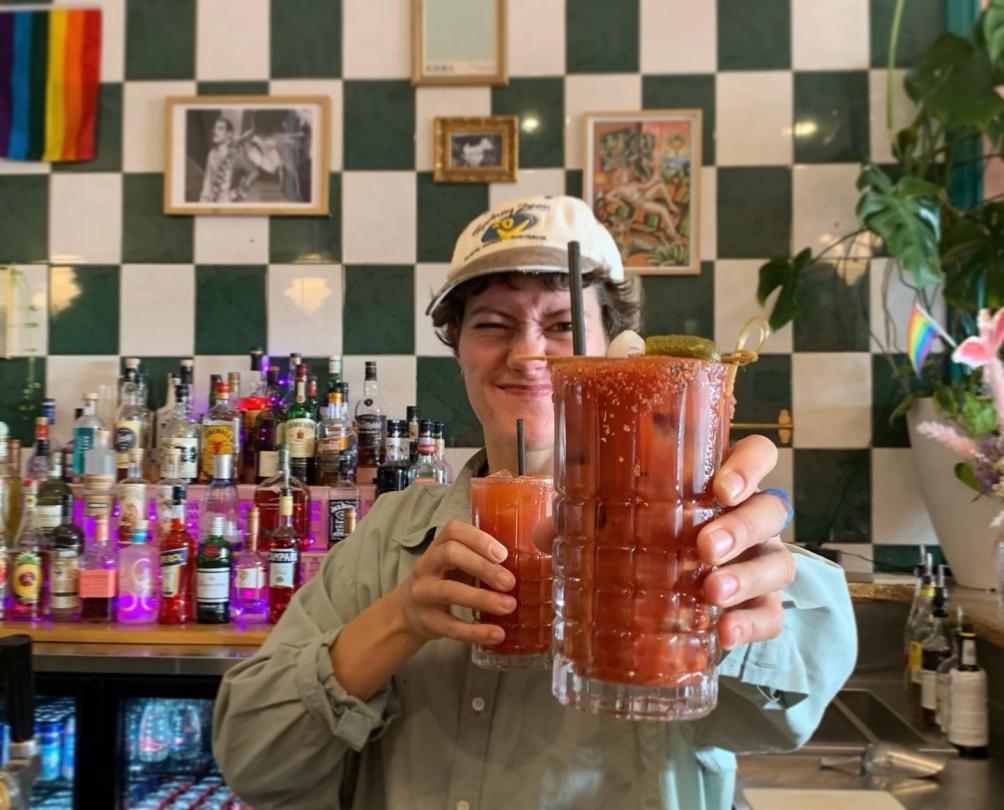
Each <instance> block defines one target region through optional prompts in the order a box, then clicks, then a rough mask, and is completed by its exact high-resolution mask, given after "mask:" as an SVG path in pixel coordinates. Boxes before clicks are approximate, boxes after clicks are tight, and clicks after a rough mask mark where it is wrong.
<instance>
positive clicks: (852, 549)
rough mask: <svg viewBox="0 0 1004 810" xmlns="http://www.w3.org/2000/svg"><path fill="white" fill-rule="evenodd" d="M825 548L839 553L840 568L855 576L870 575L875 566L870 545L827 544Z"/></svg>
mask: <svg viewBox="0 0 1004 810" xmlns="http://www.w3.org/2000/svg"><path fill="white" fill-rule="evenodd" d="M826 548H829V549H833V550H834V551H839V552H840V567H841V568H843V569H844V570H845V571H851V572H854V573H855V574H870V573H872V571H873V570H874V568H875V566H874V565H873V564H872V560H873V559H874V558H873V556H872V554H873V553H874V552H873V551H872V544H871V543H827V544H826Z"/></svg>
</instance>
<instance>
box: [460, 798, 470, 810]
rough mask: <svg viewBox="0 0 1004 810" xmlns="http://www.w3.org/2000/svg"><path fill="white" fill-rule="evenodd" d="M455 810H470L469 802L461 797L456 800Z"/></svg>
mask: <svg viewBox="0 0 1004 810" xmlns="http://www.w3.org/2000/svg"><path fill="white" fill-rule="evenodd" d="M457 810H471V805H470V802H465V801H464V800H463V799H461V800H460V801H459V802H457Z"/></svg>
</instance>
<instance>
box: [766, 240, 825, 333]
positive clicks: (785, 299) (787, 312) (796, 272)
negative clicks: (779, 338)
mask: <svg viewBox="0 0 1004 810" xmlns="http://www.w3.org/2000/svg"><path fill="white" fill-rule="evenodd" d="M810 261H812V251H811V250H810V249H809V248H806V249H805V250H803V251H802V252H801V253H799V254H798V255H797V256H796V257H795V258H794V259H789V258H776V259H771V260H770V261H769V262H767V263H766V264H765V265H763V266H762V267H761V268H760V280H759V283H758V284H757V290H756V297H757V301H759V302H760V306H764V305H765V304H766V303H767V298H768V297H770V294H771V293H772V292H774V290H776V289H778V288H779V287H780V289H781V292H780V293H779V294H778V296H777V300H776V301H775V302H774V307H773V308H772V309H771V312H770V315H769V316H768V318H767V320H768V321H769V323H770V328H771V329H773V330H774V331H775V332H776V331H777V330H778V329H780V328H781V327H782V326H784V325H785V324H787V323H790V322H791V321H792V320H793V319H794V318H795V316H796V315H798V313H799V306H798V302H797V301H796V299H795V293H796V292H797V291H798V281H799V276H800V275H801V272H802V270H804V269H805V268H806V267H807V266H808V265H809V262H810Z"/></svg>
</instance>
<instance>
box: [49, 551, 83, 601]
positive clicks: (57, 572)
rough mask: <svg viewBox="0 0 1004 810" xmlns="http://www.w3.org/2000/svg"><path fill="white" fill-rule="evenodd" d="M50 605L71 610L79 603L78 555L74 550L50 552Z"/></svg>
mask: <svg viewBox="0 0 1004 810" xmlns="http://www.w3.org/2000/svg"><path fill="white" fill-rule="evenodd" d="M50 578H51V585H50V588H51V594H52V595H51V605H52V607H53V608H55V609H56V610H73V609H75V608H77V607H79V605H80V556H79V555H78V554H77V552H76V551H69V550H57V551H54V552H52V567H51V569H50Z"/></svg>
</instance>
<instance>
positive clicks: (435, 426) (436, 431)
mask: <svg viewBox="0 0 1004 810" xmlns="http://www.w3.org/2000/svg"><path fill="white" fill-rule="evenodd" d="M432 438H433V439H435V441H436V466H437V467H438V468H439V483H440V484H446V485H447V486H449V485H450V484H452V483H453V467H451V466H450V462H448V461H447V460H446V423H445V422H433V423H432Z"/></svg>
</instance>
